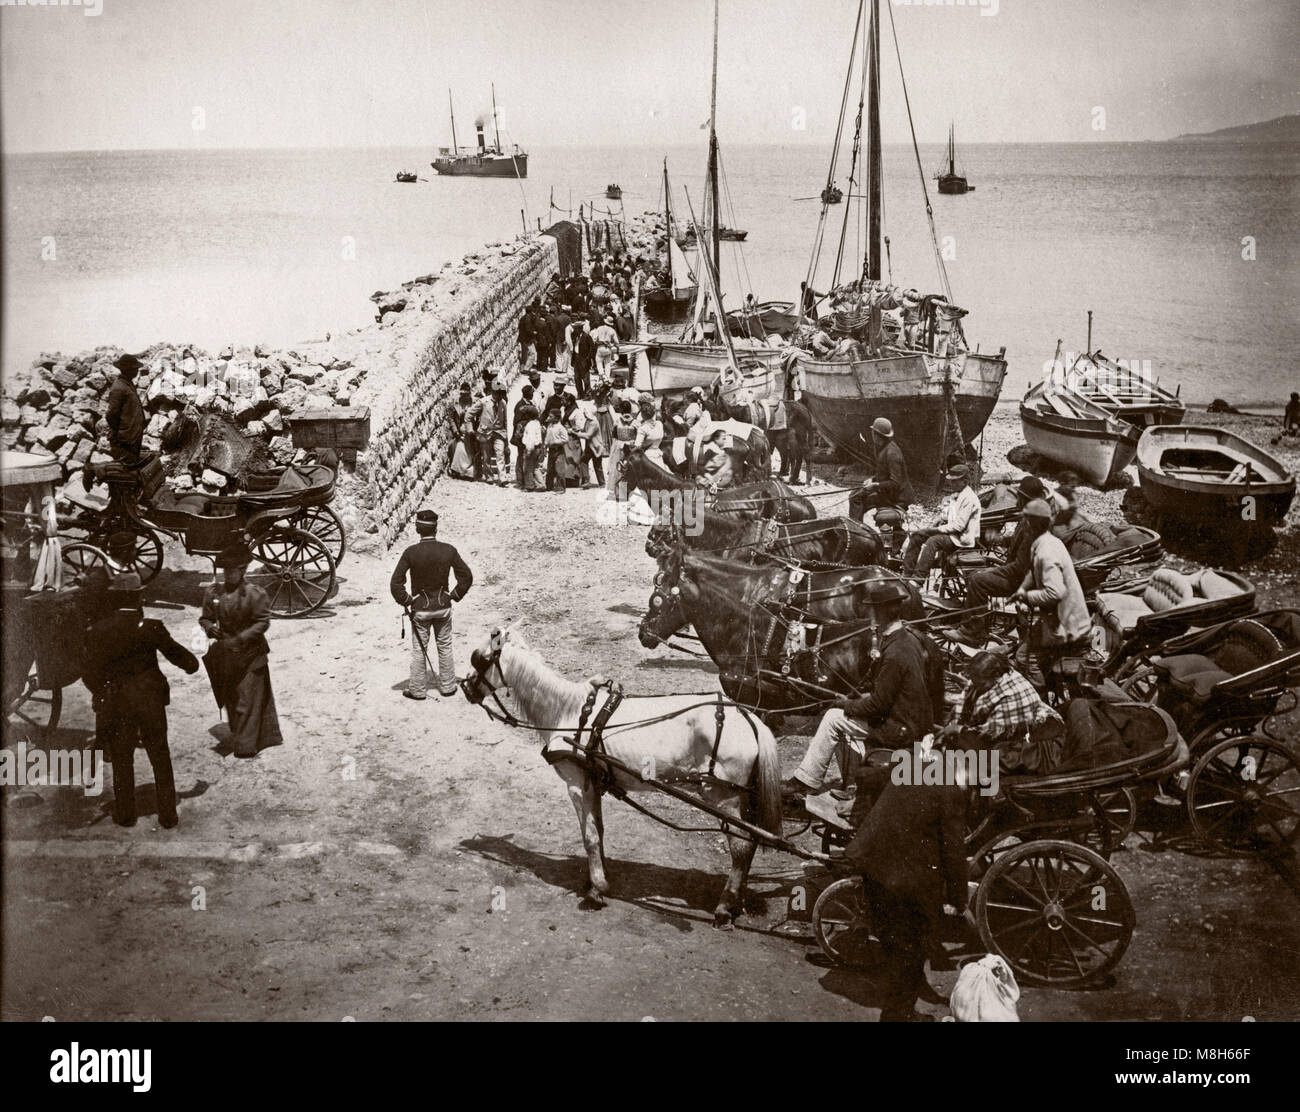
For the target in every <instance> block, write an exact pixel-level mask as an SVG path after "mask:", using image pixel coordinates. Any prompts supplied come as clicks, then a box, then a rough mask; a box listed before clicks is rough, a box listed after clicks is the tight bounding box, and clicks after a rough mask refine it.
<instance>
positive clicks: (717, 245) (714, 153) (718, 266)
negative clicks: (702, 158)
mask: <svg viewBox="0 0 1300 1112" xmlns="http://www.w3.org/2000/svg"><path fill="white" fill-rule="evenodd" d="M709 194H710V196H709V200H710V201H711V202H712V204H711V205H708V204H706V205H705V218H706V219H707V220H708V221H709V227H710V230H711V232H712V233H713V273H714V274H715V275H717V276H718V278H719V280H721V275H722V246H721V241H722V235H721V231H720V229H719V227H718V0H713V91H712V95H711V97H710V100H709ZM696 238H697V239H698V238H699V237H698V234H697V236H696ZM713 309H714V316H715V318H716V319H717V320H718V321H719V325H721V320H722V316H721V312H720V309H721V306H718V305H714V307H713Z"/></svg>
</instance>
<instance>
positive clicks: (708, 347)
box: [637, 0, 785, 397]
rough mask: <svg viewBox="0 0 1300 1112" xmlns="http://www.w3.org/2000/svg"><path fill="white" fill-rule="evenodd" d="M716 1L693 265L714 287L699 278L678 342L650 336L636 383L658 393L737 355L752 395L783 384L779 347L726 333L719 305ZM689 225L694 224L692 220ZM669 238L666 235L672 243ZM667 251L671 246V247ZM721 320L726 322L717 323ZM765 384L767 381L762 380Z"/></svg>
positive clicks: (776, 392) (695, 379)
mask: <svg viewBox="0 0 1300 1112" xmlns="http://www.w3.org/2000/svg"><path fill="white" fill-rule="evenodd" d="M717 123H718V0H713V85H712V95H711V100H710V108H709V165H708V184H707V187H706V190H705V196H704V221H703V227H702V228H700V229H699V230H698V231H697V232H696V240H697V242H698V243H699V245H700V252H699V261H698V264H697V270H699V271H700V272H701V273H703V272H704V271H706V270H708V269H710V268H711V270H712V275H713V282H714V284H715V286H716V287H717V288H715V289H714V293H713V294H712V296H710V293H709V285H710V284H709V283H707V282H701V283H699V285H698V288H697V290H696V296H695V310H694V312H693V314H692V317H691V322H690V324H689V325H688V327H687V329H686V331H685V333H684V334H683V336H682V337H681V338H680V339H679V340H677V341H670V340H657V339H655V340H652V341H651V343H650V346H649V347H648V348H647V355H648V356H649V364H650V365H649V369H648V370H649V380H648V381H646V382H641V381H638V382H637V386H638V388H639V389H643V390H649V391H651V392H653V393H656V394H664V393H674V392H677V391H681V390H686V389H688V388H689V387H692V386H700V387H703V388H704V389H710V388H711V387H712V386H713V385H714V384H715V383H718V382H720V381H721V378H722V374H723V371H724V370H726V369H729V368H730V367H731V366H732V361H733V359H737V360H739V369H740V370H741V371H742V372H743V373H744V374H745V375H746V377H747V378H752V380H753V382H754V383H755V387H754V396H755V397H764V396H767V392H768V391H770V393H771V395H772V396H774V397H780V396H781V393H782V390H783V388H784V385H785V376H784V373H783V371H782V358H783V352H781V351H780V350H778V349H776V348H773V347H769V346H768V345H767V344H765V343H763V342H761V341H752V340H743V339H742V340H736V341H735V343H734V345H733V344H732V342H731V340H730V338H729V337H728V336H727V335H726V326H725V313H724V311H723V308H722V305H721V300H722V298H721V292H720V286H721V275H722V249H721V240H722V230H721V226H720V215H721V214H720V211H719V209H720V205H719V199H720V195H719V190H718V162H719V151H718V127H717ZM692 230H695V224H694V222H693V221H692ZM672 240H673V237H672V236H671V235H670V236H669V242H670V243H671V242H672ZM669 250H670V251H671V247H670V248H669ZM719 322H724V323H722V324H721V325H720V324H719ZM763 384H766V385H763Z"/></svg>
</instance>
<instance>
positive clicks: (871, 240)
mask: <svg viewBox="0 0 1300 1112" xmlns="http://www.w3.org/2000/svg"><path fill="white" fill-rule="evenodd" d="M870 50H871V63H870V64H871V70H870V73H869V74H868V77H867V81H868V84H869V86H870V116H869V119H868V124H867V158H868V161H869V164H870V165H869V169H870V184H869V186H868V189H867V193H868V201H867V204H868V206H869V208H868V220H869V227H868V230H867V252H868V255H867V274H866V276H867V278H869V279H871V280H872V281H876V282H878V281H880V208H881V165H880V0H871V43H870Z"/></svg>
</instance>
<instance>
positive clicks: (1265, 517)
mask: <svg viewBox="0 0 1300 1112" xmlns="http://www.w3.org/2000/svg"><path fill="white" fill-rule="evenodd" d="M1137 457H1138V479H1139V481H1140V483H1141V485H1142V494H1143V495H1144V496H1145V497H1146V500H1147V502H1148V503H1149V504H1150V506H1151V507H1152V509H1154V510H1155V511H1156V513H1157V514H1159V515H1162V516H1169V515H1173V516H1176V517H1177V518H1179V519H1182V520H1189V521H1194V522H1197V523H1200V524H1202V525H1207V526H1218V527H1225V526H1239V525H1241V524H1242V523H1243V522H1247V523H1256V524H1258V525H1261V526H1270V527H1271V526H1274V525H1277V524H1279V523H1280V522H1281V521H1282V520H1283V518H1285V517H1286V514H1287V510H1289V509H1290V508H1291V500H1292V498H1294V497H1295V478H1294V477H1293V476H1292V475H1291V474H1290V472H1288V471H1287V469H1286V468H1285V467H1283V466H1282V464H1280V463H1279V462H1278V461H1277V460H1276V459H1274V458H1273V457H1272V456H1270V455H1269V454H1268V453H1267V452H1265V451H1264V450H1263V449H1262V448H1258V447H1256V446H1255V445H1254V444H1252V443H1250V441H1248V440H1244V439H1242V438H1241V437H1240V436H1237V435H1236V434H1235V433H1231V432H1228V431H1227V430H1226V429H1214V428H1206V427H1203V426H1198V425H1155V426H1152V427H1151V428H1149V429H1147V430H1146V432H1144V433H1143V434H1142V440H1141V442H1140V443H1139V444H1138V450H1137Z"/></svg>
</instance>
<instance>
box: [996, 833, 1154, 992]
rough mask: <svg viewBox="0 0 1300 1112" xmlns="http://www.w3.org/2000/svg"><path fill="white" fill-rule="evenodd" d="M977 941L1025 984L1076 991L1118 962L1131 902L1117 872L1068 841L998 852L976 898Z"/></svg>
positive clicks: (1128, 930) (1129, 928) (1129, 934)
mask: <svg viewBox="0 0 1300 1112" xmlns="http://www.w3.org/2000/svg"><path fill="white" fill-rule="evenodd" d="M975 919H976V923H977V924H978V927H979V932H980V938H981V940H982V941H983V943H984V945H985V946H986V947H987V948H988V949H989V950H990V951H991V952H993V953H996V954H998V955H1000V956H1001V957H1002V958H1003V959H1005V961H1006V962H1007V964H1008V965H1010V966H1011V968H1012V970H1013V971H1014V972H1015V975H1016V978H1017V979H1018V980H1019V981H1021V983H1024V984H1035V985H1050V986H1053V987H1056V988H1077V987H1079V986H1080V985H1084V984H1087V983H1088V982H1089V981H1093V980H1096V979H1097V978H1099V977H1103V976H1105V975H1106V974H1107V973H1109V972H1110V971H1111V970H1112V969H1114V968H1115V966H1116V965H1117V964H1119V961H1120V959H1121V958H1122V957H1123V956H1124V951H1125V950H1127V949H1128V945H1129V942H1130V941H1131V940H1132V938H1133V925H1134V914H1133V902H1132V900H1131V899H1130V898H1129V894H1128V889H1127V888H1125V886H1124V882H1123V881H1122V880H1121V879H1120V876H1119V873H1117V872H1116V871H1115V870H1114V868H1112V867H1111V865H1110V864H1109V863H1108V862H1107V861H1106V860H1105V859H1104V858H1103V857H1101V856H1100V855H1099V854H1097V853H1094V852H1093V851H1092V850H1090V849H1088V848H1087V847H1086V846H1081V845H1078V844H1076V843H1074V842H1060V841H1046V840H1045V841H1037V842H1026V843H1025V844H1024V845H1020V846H1015V847H1014V848H1012V849H1010V850H1008V851H1007V852H1006V853H1003V854H1000V855H999V856H998V857H997V859H996V860H995V861H994V862H993V864H992V866H991V867H990V868H989V870H988V872H987V873H986V874H985V875H984V879H983V881H981V882H980V886H979V891H978V892H977V893H976V895H975Z"/></svg>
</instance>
